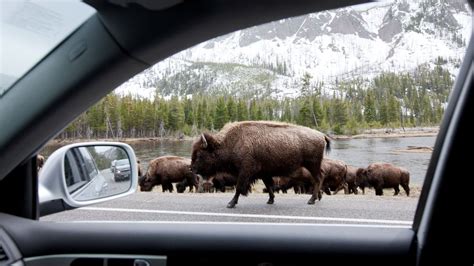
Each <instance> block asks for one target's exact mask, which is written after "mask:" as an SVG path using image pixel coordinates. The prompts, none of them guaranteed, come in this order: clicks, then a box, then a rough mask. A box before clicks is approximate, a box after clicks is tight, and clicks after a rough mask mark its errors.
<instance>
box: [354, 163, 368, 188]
mask: <svg viewBox="0 0 474 266" xmlns="http://www.w3.org/2000/svg"><path fill="white" fill-rule="evenodd" d="M355 184H356V185H357V186H359V187H360V188H362V189H363V188H365V187H368V186H369V183H368V180H367V169H365V168H358V169H357V172H356V181H355Z"/></svg>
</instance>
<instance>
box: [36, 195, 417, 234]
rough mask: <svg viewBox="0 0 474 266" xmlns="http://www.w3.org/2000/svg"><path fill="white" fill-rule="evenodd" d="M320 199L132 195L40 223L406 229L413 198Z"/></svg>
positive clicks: (255, 196) (415, 202)
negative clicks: (232, 201) (233, 201)
mask: <svg viewBox="0 0 474 266" xmlns="http://www.w3.org/2000/svg"><path fill="white" fill-rule="evenodd" d="M387 192H389V193H386V194H387V195H385V196H382V197H377V196H375V195H373V194H369V195H367V194H366V195H343V194H338V195H332V196H327V195H324V196H323V199H322V200H321V201H320V202H317V203H316V204H315V205H307V204H306V202H307V201H308V199H309V197H310V195H295V194H292V193H288V194H276V197H275V204H273V205H268V204H266V201H267V198H268V196H267V195H266V194H263V193H252V194H250V195H249V196H248V197H241V198H240V200H239V204H238V205H237V207H236V208H235V209H228V208H226V205H227V202H228V201H229V200H230V199H231V198H232V195H233V194H232V193H214V194H209V193H203V194H201V193H184V194H177V193H162V192H161V191H159V192H158V191H156V190H154V191H152V192H136V193H135V194H132V195H130V196H127V197H124V198H120V199H116V200H114V201H109V202H105V203H102V204H98V205H94V206H90V207H84V208H81V209H76V210H72V211H67V212H63V213H58V214H54V215H50V216H46V217H43V218H42V220H45V221H91V220H92V221H97V220H99V221H146V222H160V221H176V222H184V221H193V222H210V221H211V222H257V223H331V224H345V223H356V224H375V225H384V226H397V227H398V226H401V227H408V226H410V225H411V221H412V220H413V217H414V214H415V210H416V206H417V202H418V198H417V197H412V196H410V197H406V196H404V195H399V196H392V191H387Z"/></svg>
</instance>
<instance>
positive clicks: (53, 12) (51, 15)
mask: <svg viewBox="0 0 474 266" xmlns="http://www.w3.org/2000/svg"><path fill="white" fill-rule="evenodd" d="M0 7H1V8H0V12H1V13H0V37H1V39H2V41H1V43H0V59H1V60H0V62H1V63H0V96H1V95H3V94H4V93H5V92H6V91H7V90H8V88H10V87H11V86H12V85H13V84H14V83H15V82H16V81H17V80H19V79H20V78H21V77H22V76H24V75H25V74H26V73H27V72H28V71H29V70H30V69H31V68H32V67H33V66H34V65H36V64H37V63H38V62H40V61H41V59H43V58H44V57H45V56H46V55H47V54H48V53H49V52H50V51H52V50H53V49H54V48H55V47H56V46H57V45H58V44H59V43H60V42H62V41H63V40H64V39H65V38H66V37H67V36H69V34H71V33H72V32H73V31H74V30H76V29H77V28H78V27H79V26H80V25H81V24H82V23H84V21H86V20H87V19H88V18H89V17H90V16H91V15H92V14H93V13H94V12H95V10H94V9H93V8H91V7H90V6H88V5H86V4H84V3H82V2H79V1H71V0H64V1H1V2H0Z"/></svg>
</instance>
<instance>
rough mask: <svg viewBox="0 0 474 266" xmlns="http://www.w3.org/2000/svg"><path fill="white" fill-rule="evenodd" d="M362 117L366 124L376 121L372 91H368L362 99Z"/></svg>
mask: <svg viewBox="0 0 474 266" xmlns="http://www.w3.org/2000/svg"><path fill="white" fill-rule="evenodd" d="M364 116H365V121H367V123H369V124H370V123H373V122H375V121H376V120H377V111H376V109H375V99H374V93H373V91H372V90H369V91H368V92H367V94H366V95H365V99H364Z"/></svg>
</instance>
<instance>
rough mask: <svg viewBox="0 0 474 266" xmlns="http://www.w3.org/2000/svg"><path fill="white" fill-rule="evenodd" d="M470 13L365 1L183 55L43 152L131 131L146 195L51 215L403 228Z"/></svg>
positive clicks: (135, 82) (136, 81) (444, 6)
mask: <svg viewBox="0 0 474 266" xmlns="http://www.w3.org/2000/svg"><path fill="white" fill-rule="evenodd" d="M471 14H472V12H471V10H470V9H469V7H468V6H467V5H466V4H465V3H460V2H459V1H457V0H446V1H432V0H423V1H416V2H414V3H412V2H408V1H404V0H398V1H393V2H390V3H371V4H369V5H363V6H355V7H347V8H341V9H336V10H328V11H323V12H318V13H312V14H306V15H302V16H299V17H291V18H286V19H281V20H278V21H273V22H271V23H267V24H263V25H259V26H256V27H251V28H247V29H242V30H239V31H236V32H232V33H229V34H227V35H223V36H220V37H218V38H215V39H211V40H208V41H206V42H203V43H200V44H197V45H196V46H194V47H191V48H189V49H187V50H184V51H182V52H180V53H177V54H175V55H173V56H171V57H169V58H167V59H165V60H163V61H161V62H159V63H157V64H156V65H154V66H152V67H150V68H149V69H147V70H145V71H143V72H142V73H140V74H138V75H136V76H135V77H133V78H131V79H130V80H129V81H128V82H126V83H124V84H123V85H122V86H120V87H119V88H117V89H116V90H115V91H114V92H112V93H110V94H109V95H107V96H106V97H104V98H103V99H102V100H100V101H99V102H98V103H97V104H96V105H94V106H92V107H91V108H90V109H89V110H88V111H87V112H84V113H83V114H82V115H81V116H80V117H79V118H78V119H77V120H76V121H74V122H73V123H71V124H70V125H69V127H67V128H66V129H65V130H64V131H63V132H62V133H60V134H59V135H58V136H57V138H56V140H55V141H54V142H53V143H51V144H50V145H48V146H47V147H45V150H44V151H43V152H42V153H44V154H45V155H47V154H48V153H50V152H51V151H53V150H54V149H56V148H57V147H58V146H61V145H63V143H65V142H67V141H73V142H76V141H87V140H90V139H106V140H113V141H123V142H126V143H129V144H130V145H131V146H132V147H133V148H134V150H135V153H136V156H137V159H138V160H139V161H140V162H141V163H140V164H138V165H137V168H138V172H139V175H140V176H142V178H141V179H140V181H139V185H140V187H139V191H137V193H134V194H133V195H130V196H129V197H127V198H123V199H121V200H120V201H113V202H110V203H109V202H108V203H105V204H102V205H98V206H94V207H89V208H87V209H80V210H74V211H71V212H70V213H67V214H56V215H54V216H49V217H45V218H44V219H46V220H53V221H55V220H61V219H63V220H100V221H102V220H113V221H119V220H141V221H143V220H147V221H148V220H150V221H157V222H159V221H180V222H181V221H198V222H229V221H231V222H281V223H351V224H355V223H357V224H376V225H384V226H393V227H400V226H402V227H410V226H411V224H412V221H413V217H414V214H415V211H416V208H417V204H418V199H419V198H420V193H421V190H422V189H423V184H424V182H425V175H426V171H427V168H428V165H429V164H430V160H431V154H432V152H433V147H434V145H435V141H436V137H437V134H438V131H439V125H440V123H441V121H442V117H443V114H444V111H445V110H446V107H447V104H448V101H449V97H450V93H451V89H452V87H453V83H454V80H455V79H456V76H457V75H458V71H459V68H460V66H461V60H462V58H463V56H464V54H465V49H466V46H467V43H466V42H467V41H468V40H469V38H470V35H471V32H472V27H471V22H472V20H471ZM257 121H258V122H257ZM118 158H123V157H118ZM321 158H322V159H321ZM133 163H135V162H133ZM118 164H119V161H117V165H118ZM140 169H142V170H143V172H142V173H141V174H140ZM319 170H321V171H319ZM112 171H113V170H112ZM107 172H110V171H107ZM117 177H118V178H119V180H118V181H112V182H120V181H121V180H120V178H121V176H118V175H117ZM272 194H275V195H273V196H272ZM240 195H243V196H245V195H247V197H240V200H239V201H238V202H237V199H239V196H240ZM234 198H235V199H234ZM267 203H268V204H267ZM227 207H228V208H227ZM105 213H106V214H105ZM130 213H136V215H134V216H133V217H132V215H130Z"/></svg>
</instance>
